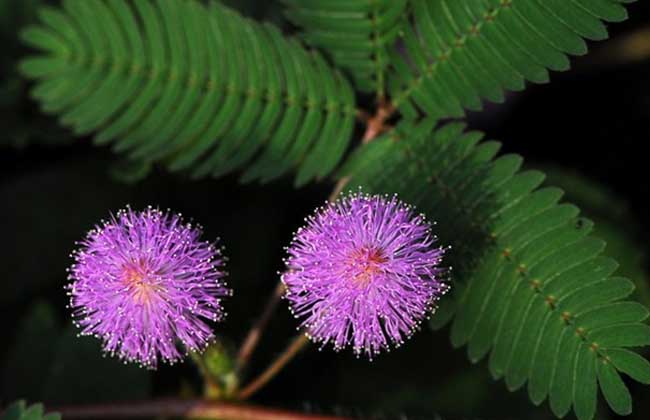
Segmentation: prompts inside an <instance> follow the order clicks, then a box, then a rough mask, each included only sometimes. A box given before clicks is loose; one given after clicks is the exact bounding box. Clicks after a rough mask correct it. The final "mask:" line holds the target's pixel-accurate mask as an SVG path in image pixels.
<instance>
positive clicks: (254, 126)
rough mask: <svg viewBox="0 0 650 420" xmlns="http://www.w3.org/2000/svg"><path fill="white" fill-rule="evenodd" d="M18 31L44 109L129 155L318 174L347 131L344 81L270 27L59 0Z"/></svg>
mask: <svg viewBox="0 0 650 420" xmlns="http://www.w3.org/2000/svg"><path fill="white" fill-rule="evenodd" d="M40 18H41V21H42V24H41V25H40V26H32V27H29V28H27V29H26V30H25V31H24V32H23V38H24V39H25V40H26V41H27V42H28V43H29V44H30V45H32V46H33V47H35V48H37V49H39V50H41V51H42V53H41V54H40V55H37V56H34V57H30V58H27V59H25V60H24V61H23V62H22V63H21V69H22V71H23V73H24V74H25V75H27V76H29V77H31V78H34V79H36V80H37V81H38V83H37V85H36V86H35V88H34V90H33V96H34V97H35V98H37V99H38V100H39V101H40V102H41V104H42V108H43V109H44V110H45V111H46V112H49V113H56V114H59V115H60V116H61V118H60V119H61V121H62V123H63V124H64V125H66V126H70V127H72V128H73V129H74V131H75V133H77V134H79V135H85V134H89V133H92V132H96V137H95V140H96V142H97V143H99V144H106V143H113V144H114V149H115V150H117V151H121V152H127V153H128V157H129V159H132V160H136V161H137V160H143V161H145V162H147V163H150V162H163V163H164V164H165V165H166V166H167V167H168V168H169V169H171V170H180V169H188V168H191V169H192V171H193V174H194V175H195V176H207V175H212V176H219V175H222V174H225V173H227V172H230V171H233V170H235V169H237V168H240V167H242V166H243V165H245V164H247V163H249V162H250V161H253V162H252V163H251V164H250V165H249V167H248V169H247V171H246V173H245V175H244V179H245V180H253V179H261V180H262V181H268V180H271V179H274V178H276V177H279V176H281V175H283V174H285V173H287V172H288V171H289V170H291V169H294V168H296V167H298V175H297V179H296V182H297V184H303V183H305V182H307V181H309V180H311V179H313V178H321V177H324V176H326V175H327V174H328V173H329V172H330V171H331V170H332V169H333V168H334V167H335V166H336V164H337V163H338V161H339V160H340V159H341V157H342V155H343V153H344V151H345V150H346V147H347V144H348V141H349V139H350V136H351V133H352V129H353V126H354V112H355V111H354V108H355V107H354V95H353V91H352V89H351V87H350V85H349V83H348V82H347V81H346V80H345V79H344V78H343V77H342V76H341V75H340V74H339V73H338V72H335V71H333V70H332V69H331V68H330V67H329V66H328V65H327V64H326V63H325V61H324V59H323V58H322V57H321V56H320V55H319V54H317V53H310V52H308V51H306V50H305V49H304V48H303V47H302V46H301V45H300V44H299V43H298V42H297V41H295V40H290V39H285V38H284V37H283V36H282V34H281V33H280V32H279V31H278V30H277V29H276V28H274V27H273V26H271V25H263V24H259V23H256V22H254V21H251V20H249V19H246V18H243V17H241V16H240V15H238V14H237V13H236V12H234V11H232V10H230V9H228V8H226V7H224V6H222V5H221V4H219V3H213V4H212V5H211V6H210V7H207V8H206V7H204V6H203V5H202V4H200V3H198V2H196V1H194V0H157V1H155V2H151V1H150V0H138V1H105V0H65V1H64V7H63V9H62V10H59V9H53V8H46V9H43V10H41V13H40Z"/></svg>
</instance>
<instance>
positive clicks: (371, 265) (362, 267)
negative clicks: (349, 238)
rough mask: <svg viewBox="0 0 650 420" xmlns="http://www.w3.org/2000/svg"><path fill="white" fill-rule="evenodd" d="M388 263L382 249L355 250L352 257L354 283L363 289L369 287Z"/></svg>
mask: <svg viewBox="0 0 650 420" xmlns="http://www.w3.org/2000/svg"><path fill="white" fill-rule="evenodd" d="M387 261H388V259H387V258H386V257H385V256H384V253H383V252H382V250H381V249H378V248H374V247H365V246H364V247H361V248H359V249H357V250H355V251H354V252H352V254H351V255H350V265H351V266H352V272H353V274H352V278H353V280H354V282H355V283H356V284H357V285H359V286H361V287H364V286H367V285H368V283H370V281H371V280H372V278H373V276H374V275H375V274H377V273H379V272H380V271H381V270H382V265H383V264H384V263H385V262H387Z"/></svg>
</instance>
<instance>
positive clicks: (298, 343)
mask: <svg viewBox="0 0 650 420" xmlns="http://www.w3.org/2000/svg"><path fill="white" fill-rule="evenodd" d="M308 342H309V339H308V338H307V336H305V335H304V334H300V335H299V336H297V337H296V338H294V339H293V341H292V342H291V344H289V346H288V347H287V348H286V349H285V350H284V351H283V352H282V353H281V354H280V356H278V358H277V359H275V360H274V361H273V363H271V364H270V365H269V366H268V367H267V368H266V370H265V371H264V372H262V373H261V374H260V375H259V376H258V377H257V378H255V379H254V380H253V381H251V382H250V383H249V384H248V385H246V386H245V387H244V389H242V390H241V391H240V392H239V394H238V395H237V397H238V398H239V399H240V400H246V399H248V398H250V397H251V396H252V395H253V394H255V393H256V392H257V391H259V389H260V388H262V387H263V386H264V385H266V384H267V382H269V381H270V380H271V379H273V377H274V376H275V375H276V374H277V373H278V372H279V371H281V370H282V368H283V367H285V366H286V365H287V363H289V361H291V359H293V357H294V356H295V355H296V354H298V352H299V351H300V350H301V349H302V348H303V347H304V346H305V345H306V344H307V343H308Z"/></svg>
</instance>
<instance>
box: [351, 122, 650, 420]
mask: <svg viewBox="0 0 650 420" xmlns="http://www.w3.org/2000/svg"><path fill="white" fill-rule="evenodd" d="M433 125H434V124H433V122H432V121H424V122H422V123H419V124H415V123H408V122H406V123H403V124H401V125H400V126H398V128H397V129H396V130H395V131H394V132H393V133H392V134H390V135H386V136H384V137H382V138H380V139H378V140H376V141H375V142H373V143H370V144H369V145H367V146H366V147H364V148H363V149H361V150H359V151H358V152H356V153H355V154H353V155H352V156H351V158H350V160H349V161H348V163H347V164H346V165H345V166H344V168H343V172H342V174H343V175H351V176H352V178H351V184H350V185H351V188H355V187H356V186H362V187H363V188H364V190H366V191H368V192H381V193H393V192H397V193H399V195H400V197H401V199H403V200H405V201H406V202H409V203H412V204H414V205H416V206H417V207H418V209H419V210H421V211H423V212H424V213H426V214H427V215H428V217H429V218H430V219H431V220H436V221H437V222H438V224H437V225H436V232H437V234H438V235H439V236H440V239H441V243H443V244H451V245H452V246H453V250H452V253H451V256H450V258H451V264H452V265H453V266H454V274H453V280H454V287H453V289H455V294H454V296H453V300H454V303H453V304H451V305H449V304H448V306H452V307H454V308H455V316H454V317H453V324H452V327H451V340H452V344H453V345H454V346H462V345H467V347H468V355H469V358H470V360H471V361H473V362H477V361H478V360H480V359H482V358H483V357H485V356H486V355H487V354H488V353H489V354H490V357H489V369H490V372H491V373H492V375H493V377H494V378H504V379H505V383H506V386H507V387H508V389H509V390H511V391H514V390H516V389H518V388H520V387H522V386H523V385H524V384H526V383H528V392H529V395H530V398H531V400H532V401H533V402H534V403H535V404H540V403H541V402H542V401H544V400H545V399H546V398H547V397H548V399H549V402H550V406H551V409H552V411H553V412H554V413H555V414H556V415H557V416H559V417H562V416H564V415H565V414H567V412H568V411H569V410H570V408H571V406H573V409H574V411H575V413H576V415H577V416H578V418H580V419H591V418H592V417H593V416H594V414H595V410H596V394H597V383H599V384H600V389H601V391H602V392H603V394H604V396H605V398H606V400H607V402H608V403H609V405H610V407H612V409H613V410H614V411H616V412H617V413H620V414H625V413H629V412H630V411H631V398H630V395H629V392H628V391H627V388H626V387H625V385H624V384H623V382H622V381H621V378H620V375H619V373H620V372H623V373H625V374H627V375H629V376H630V377H631V378H633V379H635V380H638V381H640V382H644V383H648V382H650V364H649V363H648V361H647V360H645V359H644V358H642V357H641V356H639V355H637V354H636V353H633V352H630V351H629V350H626V348H627V347H635V346H645V345H648V344H650V327H648V326H647V325H645V324H644V323H642V321H644V320H645V319H646V318H647V316H648V310H647V309H646V308H645V307H644V306H642V305H640V304H639V303H636V302H632V301H626V300H623V299H624V298H625V297H627V296H628V295H629V294H630V293H631V292H632V290H633V289H634V286H633V284H632V283H631V282H630V281H629V280H627V279H624V278H620V277H613V273H614V271H615V270H616V268H617V263H616V262H615V261H614V260H612V259H609V258H607V257H604V256H602V255H601V253H602V251H603V248H604V247H605V244H604V242H603V241H601V240H599V239H596V238H594V237H592V236H590V235H589V234H590V232H591V229H592V225H593V224H592V223H591V222H590V221H589V220H587V219H585V218H582V217H580V216H579V210H578V209H577V208H576V207H575V206H572V205H570V204H559V200H560V198H561V196H562V191H561V190H559V189H556V188H539V186H540V184H541V183H542V181H543V179H544V176H543V174H542V173H541V172H538V171H523V172H521V171H520V166H521V164H522V159H521V158H520V157H519V156H517V155H504V156H501V157H498V158H496V159H495V156H496V154H497V152H498V150H499V146H500V145H499V144H498V143H496V142H492V141H485V142H480V140H481V137H482V135H481V134H480V133H476V132H470V133H464V131H463V129H464V127H463V125H461V124H457V123H453V124H449V125H447V126H445V127H443V128H440V129H438V130H435V131H434V132H433V134H431V132H432V128H433ZM446 299H448V298H446ZM444 300H445V299H443V301H444ZM451 315H453V311H450V310H446V311H445V312H444V313H443V314H442V316H443V321H445V320H448V319H450V318H452V316H451ZM441 323H443V322H438V324H441Z"/></svg>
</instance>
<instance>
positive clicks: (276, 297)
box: [237, 282, 284, 371]
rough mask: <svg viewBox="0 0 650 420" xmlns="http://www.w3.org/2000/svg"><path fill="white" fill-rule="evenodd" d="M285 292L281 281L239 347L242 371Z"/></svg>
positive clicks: (239, 362)
mask: <svg viewBox="0 0 650 420" xmlns="http://www.w3.org/2000/svg"><path fill="white" fill-rule="evenodd" d="M283 294H284V284H283V283H282V282H279V283H278V285H277V287H276V288H275V291H274V292H273V294H272V295H271V297H270V299H269V300H268V302H267V303H266V307H264V312H262V315H261V316H260V318H259V319H258V320H257V322H256V323H255V324H253V327H252V328H251V330H250V331H249V332H248V335H247V336H246V338H245V339H244V342H243V343H242V345H241V347H240V349H239V353H238V354H237V369H239V370H240V371H241V370H243V368H244V367H245V366H246V364H247V363H248V361H249V360H250V358H251V356H252V355H253V352H254V351H255V348H256V347H257V344H258V343H259V341H260V338H261V337H262V332H263V331H264V329H265V328H266V325H267V324H268V323H269V320H270V319H271V317H272V316H273V312H274V310H275V307H276V306H277V305H278V302H280V299H281V298H282V295H283Z"/></svg>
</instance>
